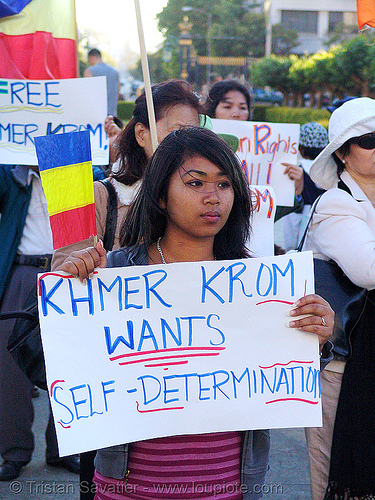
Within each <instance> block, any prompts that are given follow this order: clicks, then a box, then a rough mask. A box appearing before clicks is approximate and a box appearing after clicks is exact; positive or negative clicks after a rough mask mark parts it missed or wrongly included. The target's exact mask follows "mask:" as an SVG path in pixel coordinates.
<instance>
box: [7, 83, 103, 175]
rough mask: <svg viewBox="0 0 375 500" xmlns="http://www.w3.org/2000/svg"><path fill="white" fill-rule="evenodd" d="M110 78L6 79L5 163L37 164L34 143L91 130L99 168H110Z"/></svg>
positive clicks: (93, 156) (93, 160)
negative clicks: (107, 127) (40, 138)
mask: <svg viewBox="0 0 375 500" xmlns="http://www.w3.org/2000/svg"><path fill="white" fill-rule="evenodd" d="M106 115H107V83H106V78H105V76H99V77H93V78H72V79H66V80H2V79H0V157H1V163H5V164H23V165H37V164H38V160H37V158H36V153H35V146H34V138H35V137H38V136H44V135H50V134H59V133H63V132H79V131H81V130H89V132H90V142H91V149H92V163H93V165H107V164H108V162H109V160H108V157H109V155H108V152H109V150H108V139H107V135H106V133H105V131H104V119H105V117H106Z"/></svg>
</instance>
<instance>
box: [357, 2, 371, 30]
mask: <svg viewBox="0 0 375 500" xmlns="http://www.w3.org/2000/svg"><path fill="white" fill-rule="evenodd" d="M357 20H358V28H359V29H362V28H363V27H364V26H365V24H367V25H368V26H372V27H373V28H375V2H374V0H357Z"/></svg>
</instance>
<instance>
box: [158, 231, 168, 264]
mask: <svg viewBox="0 0 375 500" xmlns="http://www.w3.org/2000/svg"><path fill="white" fill-rule="evenodd" d="M160 240H161V236H160V238H159V239H158V241H157V242H156V248H157V249H158V252H159V254H160V257H161V261H162V263H163V264H166V261H165V259H164V255H163V250H162V249H161V246H160Z"/></svg>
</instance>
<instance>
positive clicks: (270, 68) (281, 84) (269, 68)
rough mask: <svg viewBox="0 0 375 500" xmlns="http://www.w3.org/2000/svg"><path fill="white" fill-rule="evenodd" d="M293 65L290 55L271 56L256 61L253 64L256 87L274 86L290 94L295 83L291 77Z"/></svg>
mask: <svg viewBox="0 0 375 500" xmlns="http://www.w3.org/2000/svg"><path fill="white" fill-rule="evenodd" d="M291 65H292V59H291V58H290V57H277V56H275V55H271V56H270V57H267V58H264V59H260V60H258V61H255V62H254V63H253V66H252V72H251V73H252V82H253V85H254V86H255V87H262V88H263V87H266V86H269V87H272V88H274V89H276V90H278V91H280V92H282V93H283V94H289V92H291V91H292V90H293V85H292V82H291V80H290V77H289V68H290V66H291Z"/></svg>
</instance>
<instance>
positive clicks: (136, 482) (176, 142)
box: [61, 127, 333, 500]
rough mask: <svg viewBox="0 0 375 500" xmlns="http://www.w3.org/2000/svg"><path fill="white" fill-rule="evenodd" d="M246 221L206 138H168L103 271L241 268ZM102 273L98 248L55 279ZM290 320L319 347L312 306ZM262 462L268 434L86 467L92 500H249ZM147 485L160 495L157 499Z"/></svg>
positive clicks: (142, 449) (231, 175)
mask: <svg viewBox="0 0 375 500" xmlns="http://www.w3.org/2000/svg"><path fill="white" fill-rule="evenodd" d="M250 213H251V201H250V195H249V190H248V187H247V183H246V180H245V178H244V176H243V174H242V172H241V169H240V165H239V162H238V159H237V157H236V156H235V154H234V153H233V152H232V150H231V149H230V148H229V147H228V146H227V145H226V144H225V143H224V142H223V141H222V139H220V138H219V137H218V136H217V135H216V134H214V133H213V132H211V131H210V130H207V129H203V128H196V127H190V128H186V129H181V130H177V131H175V132H173V133H171V134H169V135H168V136H167V137H166V138H165V139H164V141H163V142H162V143H161V144H160V146H159V147H158V148H157V150H156V151H155V153H154V155H153V156H152V158H151V160H150V163H149V164H148V166H147V169H146V171H145V174H144V177H143V182H142V186H141V188H140V190H139V192H138V194H137V197H136V199H135V201H134V203H133V205H132V206H131V208H130V210H129V212H128V214H127V218H126V223H125V226H124V234H123V235H122V239H121V242H122V243H123V244H125V245H126V246H125V247H124V248H121V249H120V250H116V251H113V252H110V253H109V254H108V267H123V266H131V265H149V264H160V263H162V264H167V263H172V262H192V261H193V262H196V261H213V260H216V259H217V260H220V259H235V258H245V257H247V256H248V251H247V249H246V246H245V245H246V241H247V240H248V236H249V229H250V228H249V220H250ZM106 265H107V257H106V253H105V251H104V250H103V247H102V246H101V244H100V243H98V245H97V246H96V247H95V248H94V247H91V248H89V249H87V250H86V251H80V252H74V253H73V254H72V255H71V256H70V258H69V259H68V260H66V261H65V263H64V264H63V266H62V267H61V270H63V271H67V272H68V273H70V274H72V275H73V276H77V277H79V278H80V279H81V280H83V279H85V278H86V277H87V276H88V275H89V274H90V273H91V272H93V271H94V269H95V267H98V266H99V267H106ZM291 314H292V316H299V315H301V314H307V316H306V317H304V318H300V319H297V318H294V321H293V322H292V324H291V325H290V326H293V327H295V328H299V329H301V330H303V331H306V332H312V333H317V334H318V336H319V342H320V343H321V345H323V344H324V343H325V341H326V340H327V338H328V337H329V336H330V335H331V332H332V327H333V313H332V310H331V308H330V307H329V305H328V303H327V302H326V301H325V300H323V299H322V298H321V297H319V296H317V295H306V296H305V297H303V298H301V299H300V300H299V301H298V302H297V303H296V304H295V308H294V309H293V311H292V312H291ZM322 317H323V318H325V321H323V322H322ZM322 323H324V324H325V326H324V325H323V324H322ZM268 452H269V432H268V431H267V430H256V431H243V432H241V431H238V432H237V431H230V432H217V433H207V434H195V435H181V436H169V437H162V438H158V439H148V440H145V441H140V442H135V443H131V444H125V445H120V446H114V447H111V448H107V449H102V450H99V451H98V453H97V456H96V460H95V466H96V472H95V477H94V481H95V482H96V485H97V490H96V495H95V500H112V499H115V498H116V499H117V500H119V499H120V498H121V499H127V500H130V499H142V500H147V499H152V500H159V499H165V498H176V495H173V494H172V495H171V494H170V493H169V494H168V493H166V491H167V492H173V491H181V490H179V489H177V488H180V489H181V488H183V491H184V495H183V498H185V499H191V500H193V499H194V500H196V499H197V497H198V496H200V494H199V493H198V492H197V491H196V490H195V487H196V485H198V484H199V486H200V488H203V489H204V492H205V493H204V495H203V496H204V498H205V500H213V499H214V498H215V499H220V500H229V499H230V500H241V499H242V498H243V499H247V500H250V499H251V500H255V499H257V498H261V496H262V495H261V493H260V492H261V490H262V485H263V483H264V479H265V474H266V471H267V468H268ZM161 457H162V458H161ZM156 484H164V485H165V486H166V488H167V490H166V491H163V492H159V493H158V492H157V491H155V487H154V486H153V485H156ZM219 484H220V485H221V487H220V491H219V492H218V490H217V488H215V485H216V487H217V486H218V485H219ZM125 486H126V488H125ZM111 489H112V490H111ZM111 491H112V492H114V491H116V493H112V494H111Z"/></svg>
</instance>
